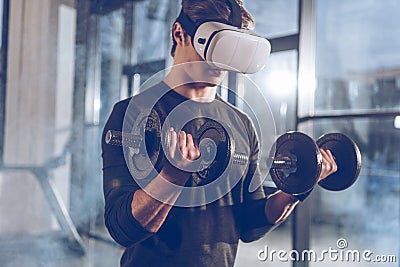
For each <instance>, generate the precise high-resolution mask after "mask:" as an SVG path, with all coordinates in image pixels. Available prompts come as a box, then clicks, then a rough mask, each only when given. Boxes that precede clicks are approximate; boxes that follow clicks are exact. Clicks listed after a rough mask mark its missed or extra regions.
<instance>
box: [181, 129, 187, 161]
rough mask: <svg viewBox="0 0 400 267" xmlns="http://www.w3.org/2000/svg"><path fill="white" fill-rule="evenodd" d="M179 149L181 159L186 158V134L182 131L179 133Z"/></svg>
mask: <svg viewBox="0 0 400 267" xmlns="http://www.w3.org/2000/svg"><path fill="white" fill-rule="evenodd" d="M179 149H180V151H181V154H182V157H183V158H186V156H187V148H186V133H185V132H184V131H180V132H179Z"/></svg>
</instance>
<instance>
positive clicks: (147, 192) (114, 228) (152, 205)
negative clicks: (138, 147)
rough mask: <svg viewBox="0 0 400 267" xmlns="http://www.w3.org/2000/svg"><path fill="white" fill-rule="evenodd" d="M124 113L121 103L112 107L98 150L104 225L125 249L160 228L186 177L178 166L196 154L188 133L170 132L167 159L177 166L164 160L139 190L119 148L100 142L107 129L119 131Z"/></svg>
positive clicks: (197, 153)
mask: <svg viewBox="0 0 400 267" xmlns="http://www.w3.org/2000/svg"><path fill="white" fill-rule="evenodd" d="M125 110H126V108H124V106H123V105H121V104H117V105H116V106H115V107H114V110H113V112H112V114H111V116H110V118H109V120H108V121H107V124H106V126H105V129H104V133H103V141H102V148H103V187H104V196H105V224H106V226H107V229H108V231H109V233H110V235H111V236H112V237H113V238H114V240H115V241H117V242H118V243H119V244H121V245H122V246H125V247H127V246H130V245H132V244H135V243H137V242H140V241H142V240H145V239H147V238H149V237H150V236H152V235H153V234H154V233H155V232H157V231H158V229H159V228H160V227H161V226H162V224H163V223H164V221H165V219H166V217H167V215H168V213H169V211H170V210H171V208H172V205H173V203H175V201H176V200H177V198H178V197H179V195H180V193H181V191H182V187H183V186H184V184H185V183H186V181H187V180H188V179H189V177H190V173H188V172H184V171H181V170H180V169H181V168H180V167H185V165H187V164H190V161H192V160H194V159H196V158H198V157H199V156H200V152H199V150H198V148H197V147H196V146H195V145H194V142H193V138H192V136H191V135H190V134H186V133H185V132H183V131H181V132H180V133H179V136H178V135H177V134H176V133H175V131H174V130H173V129H171V143H170V146H169V147H170V151H169V158H170V159H171V160H173V162H174V165H175V166H177V167H174V166H172V165H171V164H169V162H168V161H167V160H164V164H163V169H162V170H161V171H160V173H159V174H158V175H157V176H156V177H155V178H153V179H152V181H151V182H150V183H149V184H147V185H146V186H145V187H144V188H140V187H139V186H138V185H137V183H136V182H135V181H134V179H133V178H132V177H131V175H130V172H129V169H128V168H127V165H126V163H125V159H124V155H123V150H122V148H121V147H118V146H111V145H107V144H105V143H104V136H105V133H106V132H107V131H108V130H120V131H121V130H122V125H121V122H122V120H123V115H124V114H125ZM175 161H176V162H175ZM172 183H173V184H175V185H173V184H172ZM176 185H179V186H176Z"/></svg>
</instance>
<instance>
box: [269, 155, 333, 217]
mask: <svg viewBox="0 0 400 267" xmlns="http://www.w3.org/2000/svg"><path fill="white" fill-rule="evenodd" d="M320 151H321V155H322V171H321V174H320V176H319V178H318V183H319V182H320V181H321V180H323V179H325V178H326V177H328V176H329V175H331V174H332V173H334V172H336V171H337V165H336V162H335V160H334V158H333V155H332V153H331V152H330V151H329V150H323V149H320ZM309 193H310V192H308V193H305V194H304V195H300V197H296V196H294V195H290V194H288V193H285V192H283V191H277V192H276V193H275V194H273V195H272V196H270V197H269V198H268V200H267V202H266V203H265V217H266V218H267V220H268V222H270V223H271V224H277V223H281V222H283V221H284V220H286V219H287V218H288V217H289V215H290V214H291V213H292V211H293V210H294V208H295V207H296V205H297V204H299V202H300V199H301V200H302V201H303V200H304V199H305V197H307V196H308V195H309Z"/></svg>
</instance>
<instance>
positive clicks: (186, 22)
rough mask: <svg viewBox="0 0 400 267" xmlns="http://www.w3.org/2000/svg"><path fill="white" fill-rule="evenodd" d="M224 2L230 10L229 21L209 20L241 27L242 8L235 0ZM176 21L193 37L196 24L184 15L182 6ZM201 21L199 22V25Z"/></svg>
mask: <svg viewBox="0 0 400 267" xmlns="http://www.w3.org/2000/svg"><path fill="white" fill-rule="evenodd" d="M226 3H227V4H228V5H229V7H230V10H231V15H230V17H229V19H230V20H231V22H228V21H224V20H209V21H219V22H223V23H226V24H229V25H232V26H236V27H238V28H241V27H242V9H241V8H240V6H239V4H238V3H237V2H236V0H226ZM206 21H207V20H206ZM206 21H202V22H201V23H203V22H206ZM176 22H179V23H180V24H182V27H183V28H184V29H185V31H186V32H187V33H188V34H189V35H190V36H191V37H192V39H193V38H194V34H195V33H196V30H197V28H198V25H197V24H196V23H195V22H194V21H193V20H192V19H191V18H190V17H189V16H188V15H186V13H185V12H183V8H182V9H181V12H180V13H179V16H178V18H177V19H176ZM201 23H199V25H200V24H201Z"/></svg>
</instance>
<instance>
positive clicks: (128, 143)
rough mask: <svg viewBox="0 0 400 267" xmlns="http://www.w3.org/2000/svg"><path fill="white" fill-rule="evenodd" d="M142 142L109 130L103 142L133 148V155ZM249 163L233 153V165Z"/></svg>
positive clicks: (131, 136) (245, 157) (244, 155)
mask: <svg viewBox="0 0 400 267" xmlns="http://www.w3.org/2000/svg"><path fill="white" fill-rule="evenodd" d="M142 141H143V137H142V136H140V135H135V134H131V133H124V132H120V131H115V130H109V131H107V133H106V137H105V142H106V144H107V145H116V146H124V147H130V148H133V149H134V151H133V153H135V154H137V153H139V148H140V143H141V142H142ZM248 161H249V157H248V156H247V155H246V154H245V153H241V152H234V153H233V163H234V164H238V165H246V164H247V163H248Z"/></svg>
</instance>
